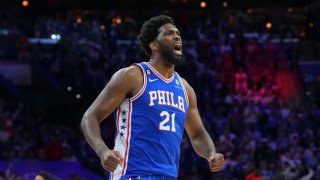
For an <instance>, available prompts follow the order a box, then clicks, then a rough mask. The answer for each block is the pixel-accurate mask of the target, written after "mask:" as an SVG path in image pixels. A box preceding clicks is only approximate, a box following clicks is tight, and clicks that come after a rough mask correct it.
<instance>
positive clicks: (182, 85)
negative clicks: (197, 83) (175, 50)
mask: <svg viewBox="0 0 320 180" xmlns="http://www.w3.org/2000/svg"><path fill="white" fill-rule="evenodd" d="M177 75H178V79H179V81H180V83H181V87H182V89H183V92H184V96H185V97H186V101H187V105H188V107H189V97H188V93H187V90H186V88H185V85H184V83H183V81H182V79H181V77H180V75H179V74H178V73H177Z"/></svg>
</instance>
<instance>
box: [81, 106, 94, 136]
mask: <svg viewBox="0 0 320 180" xmlns="http://www.w3.org/2000/svg"><path fill="white" fill-rule="evenodd" d="M90 117H92V113H91V112H89V111H86V112H85V113H84V115H83V116H82V119H81V123H80V127H81V130H82V131H83V130H84V129H85V128H86V126H87V125H88V122H89V121H90V119H91V118H90Z"/></svg>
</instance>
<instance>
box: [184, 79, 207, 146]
mask: <svg viewBox="0 0 320 180" xmlns="http://www.w3.org/2000/svg"><path fill="white" fill-rule="evenodd" d="M184 84H185V87H186V90H187V94H188V98H189V109H188V114H187V120H186V124H185V129H186V131H187V133H188V136H189V137H190V139H191V140H192V139H193V138H195V137H197V136H198V135H199V134H201V133H203V131H205V128H204V126H203V124H202V121H201V117H200V114H199V111H198V107H197V98H196V94H195V92H194V90H193V89H192V87H191V86H190V85H189V84H188V83H187V82H186V81H185V80H184Z"/></svg>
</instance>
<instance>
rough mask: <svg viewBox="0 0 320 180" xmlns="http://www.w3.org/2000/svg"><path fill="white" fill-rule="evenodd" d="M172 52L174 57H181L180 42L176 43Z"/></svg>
mask: <svg viewBox="0 0 320 180" xmlns="http://www.w3.org/2000/svg"><path fill="white" fill-rule="evenodd" d="M173 51H174V53H175V54H176V55H178V56H181V55H182V44H181V43H180V42H178V43H176V44H175V45H174V46H173Z"/></svg>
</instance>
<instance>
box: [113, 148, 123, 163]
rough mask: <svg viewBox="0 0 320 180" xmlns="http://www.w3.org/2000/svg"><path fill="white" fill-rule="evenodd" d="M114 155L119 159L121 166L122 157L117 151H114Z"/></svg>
mask: <svg viewBox="0 0 320 180" xmlns="http://www.w3.org/2000/svg"><path fill="white" fill-rule="evenodd" d="M114 154H115V155H116V157H117V158H119V159H120V166H122V162H123V157H122V155H121V154H120V152H119V151H115V152H114Z"/></svg>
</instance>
